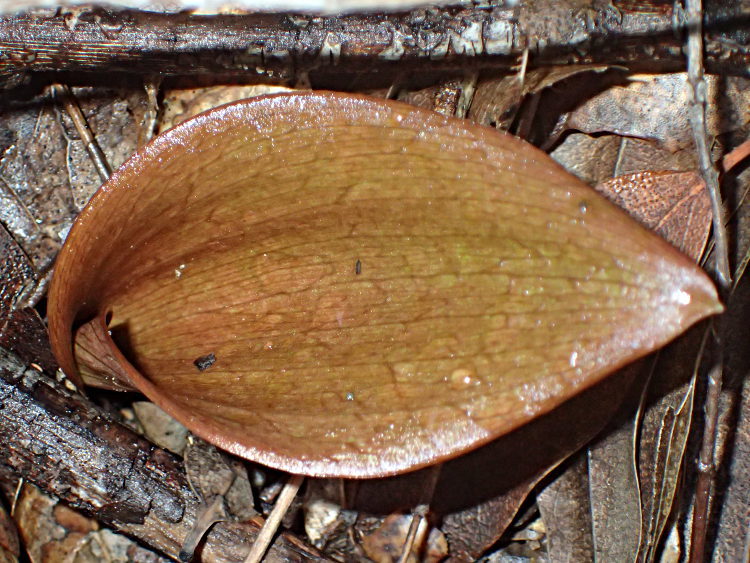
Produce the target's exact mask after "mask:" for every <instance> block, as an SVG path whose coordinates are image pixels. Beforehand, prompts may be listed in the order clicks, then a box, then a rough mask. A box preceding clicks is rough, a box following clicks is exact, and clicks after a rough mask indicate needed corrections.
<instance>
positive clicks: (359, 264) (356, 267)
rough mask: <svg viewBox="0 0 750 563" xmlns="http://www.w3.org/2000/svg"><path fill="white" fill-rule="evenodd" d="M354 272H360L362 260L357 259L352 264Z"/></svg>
mask: <svg viewBox="0 0 750 563" xmlns="http://www.w3.org/2000/svg"><path fill="white" fill-rule="evenodd" d="M354 273H355V274H357V275H359V274H361V273H362V262H361V261H360V260H357V263H356V264H354Z"/></svg>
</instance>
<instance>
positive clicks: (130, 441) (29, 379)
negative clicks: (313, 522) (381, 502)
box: [0, 350, 322, 562]
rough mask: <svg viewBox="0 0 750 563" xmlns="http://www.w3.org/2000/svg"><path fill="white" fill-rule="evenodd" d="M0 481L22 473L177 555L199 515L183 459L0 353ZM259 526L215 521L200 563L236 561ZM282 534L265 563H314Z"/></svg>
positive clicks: (73, 503)
mask: <svg viewBox="0 0 750 563" xmlns="http://www.w3.org/2000/svg"><path fill="white" fill-rule="evenodd" d="M0 436H3V437H4V438H3V440H2V441H0V478H8V477H10V476H11V475H22V476H23V477H24V478H26V479H27V480H29V481H31V482H33V483H35V484H36V485H37V486H39V487H40V488H42V489H43V490H45V491H46V492H48V493H50V494H53V495H56V496H57V497H59V498H61V499H62V500H63V501H65V502H67V503H68V504H69V505H70V506H71V507H73V508H76V509H79V510H82V511H83V512H86V513H88V514H90V515H91V516H93V517H95V518H97V519H98V520H99V521H101V522H102V523H103V524H105V525H107V526H110V527H111V528H113V529H115V530H117V531H120V532H123V533H125V534H127V535H130V536H132V537H134V538H137V539H138V540H140V541H141V542H143V543H144V544H146V545H148V546H149V547H151V548H153V549H155V550H157V551H159V552H161V553H164V554H165V555H167V556H170V557H173V558H175V559H176V558H177V557H178V554H179V552H180V548H181V546H182V544H183V542H184V539H185V537H186V536H187V534H188V533H189V532H190V529H191V528H192V526H193V524H194V522H195V520H196V518H197V516H198V514H199V512H200V509H201V503H200V500H199V499H198V498H197V497H196V495H195V493H193V492H192V491H191V489H190V487H189V485H188V483H187V479H186V477H185V472H184V469H183V467H182V462H181V461H180V460H179V458H177V457H176V456H174V455H172V454H170V453H169V452H167V451H165V450H162V449H160V448H157V447H155V446H153V445H152V444H151V443H150V442H148V441H147V440H145V439H143V438H141V437H140V436H138V435H136V434H134V433H133V432H131V431H130V430H128V429H126V428H125V427H123V426H121V425H119V424H117V423H116V422H113V421H112V419H111V418H110V417H109V415H107V413H106V412H105V411H103V410H102V409H100V408H99V407H97V406H95V405H93V404H92V403H91V402H90V401H88V400H86V399H85V398H83V397H81V396H79V395H75V394H71V393H69V392H67V391H65V390H64V389H63V388H62V386H61V385H60V384H58V383H56V382H55V381H53V380H51V379H49V378H47V377H46V376H44V375H42V374H40V373H39V372H36V371H34V370H30V369H25V368H24V366H23V365H22V364H21V363H20V362H18V360H17V359H15V358H14V357H13V356H11V355H9V354H8V353H6V352H4V351H1V350H0ZM259 527H260V525H259V523H258V522H255V521H250V522H246V523H230V522H220V523H217V524H216V525H215V526H214V527H213V528H212V529H211V530H210V531H209V533H208V534H207V536H206V539H205V542H204V545H203V546H202V547H199V550H200V554H201V558H202V560H203V561H207V562H208V561H210V562H230V561H242V560H243V558H244V557H245V555H246V554H247V552H248V551H249V549H250V545H251V544H252V543H253V541H254V540H255V537H256V536H257V534H258V529H259ZM321 558H322V556H320V555H319V554H318V553H317V552H316V551H315V550H314V549H313V548H311V547H307V546H306V545H305V544H304V543H303V542H302V541H300V540H298V539H296V538H295V537H293V536H291V535H289V534H284V535H282V536H280V537H278V538H277V539H276V541H275V542H274V544H273V546H272V547H271V549H270V551H269V552H268V560H269V561H306V560H310V559H321Z"/></svg>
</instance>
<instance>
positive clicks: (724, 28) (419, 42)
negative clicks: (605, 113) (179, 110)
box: [0, 0, 750, 87]
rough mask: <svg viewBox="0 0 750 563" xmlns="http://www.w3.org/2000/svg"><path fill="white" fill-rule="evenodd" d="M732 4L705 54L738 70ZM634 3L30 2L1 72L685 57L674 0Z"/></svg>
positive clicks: (320, 74) (749, 49) (382, 73)
mask: <svg viewBox="0 0 750 563" xmlns="http://www.w3.org/2000/svg"><path fill="white" fill-rule="evenodd" d="M652 1H653V0H652ZM500 4H502V3H500ZM509 4H510V3H509ZM717 4H718V3H717ZM725 4H726V3H725ZM730 4H731V5H730V6H729V7H726V6H723V7H721V8H717V9H716V10H713V11H712V10H707V12H706V22H705V27H706V33H707V36H706V37H707V41H706V64H707V65H708V67H709V68H713V69H714V70H718V69H720V70H721V71H722V72H729V73H742V72H744V69H745V68H746V67H747V65H748V63H749V62H750V39H749V38H748V36H747V34H745V33H742V29H743V27H745V26H746V25H747V23H748V21H749V18H750V5H749V4H748V1H747V0H743V1H742V2H735V3H730ZM625 6H631V5H630V4H629V3H626V4H625ZM633 6H637V7H632V6H631V7H630V8H626V7H620V8H619V9H618V8H615V7H614V6H613V5H612V4H610V3H608V2H604V1H602V0H583V1H582V0H564V1H560V2H541V1H538V0H526V1H524V2H521V3H519V4H517V5H515V6H512V7H511V6H501V5H493V2H489V3H488V4H487V5H482V6H477V7H470V8H466V7H461V8H456V7H453V8H442V9H421V10H414V11H411V12H408V13H402V14H390V15H384V14H371V15H347V16H340V17H328V16H326V17H316V16H310V15H289V14H249V15H237V16H229V15H222V16H201V15H191V14H188V13H180V14H157V13H148V12H137V11H107V10H105V9H103V8H93V7H92V8H90V9H88V10H83V12H81V11H80V9H77V10H76V11H75V12H73V11H66V10H65V9H60V10H58V11H48V12H40V11H37V12H31V13H24V14H19V15H15V16H6V17H2V18H0V79H2V80H4V81H5V84H6V87H7V86H12V85H15V84H18V83H19V82H20V81H21V79H22V77H23V76H24V75H26V74H28V73H35V72H49V71H54V72H57V71H74V72H102V71H107V72H124V73H131V74H140V75H148V74H158V75H159V76H183V75H191V76H196V75H206V74H210V75H212V76H216V75H222V76H224V77H236V78H241V79H243V80H246V81H252V80H256V81H264V82H269V81H277V82H285V81H294V80H299V79H304V78H306V77H308V76H309V77H310V78H311V79H312V80H313V83H314V85H316V86H320V85H325V84H326V81H327V80H328V81H330V80H331V78H332V77H339V78H340V77H341V76H342V75H350V76H353V77H354V78H356V77H357V76H360V75H362V74H367V83H368V84H373V81H376V80H377V79H378V78H379V77H380V78H381V79H383V80H385V81H386V82H387V81H388V80H391V81H392V80H393V79H394V76H396V77H397V76H411V75H412V74H413V73H415V72H416V73H418V74H424V73H429V72H443V73H444V72H446V71H453V72H456V73H461V72H464V71H465V70H466V67H467V66H469V67H471V68H472V69H473V70H476V69H482V68H492V69H496V70H504V69H505V70H507V69H508V68H510V67H512V66H514V65H516V64H517V63H518V60H519V57H520V56H521V55H522V54H523V52H524V51H525V50H526V49H528V51H529V53H530V55H531V61H532V63H533V64H534V65H537V66H538V65H559V64H590V63H600V64H612V65H624V66H630V67H631V68H635V69H636V70H637V69H638V67H644V68H650V69H653V68H655V66H659V65H661V66H663V67H668V68H673V69H676V68H684V58H683V55H682V44H681V40H680V37H679V34H677V33H675V31H676V30H675V29H674V21H673V13H672V11H673V9H672V5H671V4H667V5H665V4H664V3H663V2H655V1H653V3H652V4H651V3H649V2H639V3H635V4H633Z"/></svg>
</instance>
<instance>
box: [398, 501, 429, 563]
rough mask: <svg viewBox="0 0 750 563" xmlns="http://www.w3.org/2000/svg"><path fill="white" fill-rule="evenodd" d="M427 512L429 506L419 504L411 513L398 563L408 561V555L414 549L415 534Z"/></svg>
mask: <svg viewBox="0 0 750 563" xmlns="http://www.w3.org/2000/svg"><path fill="white" fill-rule="evenodd" d="M428 511H429V506H428V505H426V504H420V505H419V506H417V507H416V508H415V509H414V510H413V511H412V513H411V514H412V516H411V523H410V524H409V531H408V532H407V533H406V539H405V540H404V545H403V547H402V548H401V556H400V557H399V558H398V563H406V562H407V561H408V560H409V555H411V552H412V550H413V549H414V542H415V541H416V539H417V532H418V531H419V527H420V526H421V525H422V522H423V521H424V519H425V518H426V517H427V512H428Z"/></svg>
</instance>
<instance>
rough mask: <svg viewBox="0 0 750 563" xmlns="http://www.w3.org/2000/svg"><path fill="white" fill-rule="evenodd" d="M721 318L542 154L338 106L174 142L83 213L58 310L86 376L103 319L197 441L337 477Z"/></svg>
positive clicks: (309, 104)
mask: <svg viewBox="0 0 750 563" xmlns="http://www.w3.org/2000/svg"><path fill="white" fill-rule="evenodd" d="M217 135H220V137H219V136H217ZM118 217H121V218H122V219H123V220H118ZM125 219H126V220H125ZM720 310H721V305H720V304H719V303H718V301H717V299H716V293H715V289H714V288H713V285H712V284H711V282H710V281H709V280H708V278H707V277H706V276H705V274H703V272H702V271H700V270H699V269H698V268H696V267H695V266H694V265H693V264H691V263H690V262H689V260H687V259H686V258H685V257H683V256H682V255H680V254H679V253H677V252H675V251H674V250H673V249H672V247H670V246H669V245H668V244H667V243H665V242H664V241H663V240H662V239H660V238H658V237H657V236H655V235H653V234H652V233H650V232H648V231H647V230H645V229H643V228H641V227H639V226H637V225H636V224H635V223H634V222H633V221H632V220H631V219H630V218H628V217H627V216H626V215H625V214H623V213H622V212H621V211H620V210H618V209H617V208H616V207H615V206H613V205H611V204H610V203H609V202H607V201H606V200H605V199H604V198H600V197H598V196H597V195H596V194H595V192H592V191H591V189H590V188H589V187H588V186H586V185H584V184H582V183H581V182H580V181H578V180H577V179H575V178H574V177H572V176H570V175H568V174H567V173H565V172H564V171H563V170H562V169H560V168H559V167H558V166H557V165H556V164H555V163H554V162H553V161H551V160H550V159H549V158H548V157H547V156H546V155H544V154H543V153H541V152H539V151H537V150H536V149H534V148H533V147H531V146H529V145H526V144H523V143H522V142H521V141H519V140H518V139H515V138H512V137H510V136H505V135H501V134H499V133H496V132H494V131H491V130H489V129H486V128H482V127H477V126H473V125H470V124H467V123H464V122H462V121H459V120H453V119H449V118H443V117H441V116H439V115H437V114H434V113H430V112H425V111H422V110H417V109H416V108H410V107H408V106H405V105H402V104H397V103H388V102H383V101H378V100H374V99H370V98H364V97H359V96H347V95H340V94H318V93H315V94H298V95H279V96H270V97H265V98H260V99H256V100H255V101H253V102H248V103H244V104H243V103H240V104H234V105H229V106H224V107H223V108H220V109H217V110H213V111H212V112H209V113H206V114H202V115H201V116H199V117H197V118H195V119H193V120H191V121H188V122H185V123H184V124H183V125H182V126H181V127H177V128H175V129H172V130H171V131H170V132H169V133H167V134H166V135H162V136H160V137H157V139H156V140H155V142H153V143H152V144H150V145H149V146H148V147H147V148H146V149H145V150H143V151H142V152H140V153H138V154H137V155H136V156H135V157H134V158H132V159H131V160H130V161H129V163H128V165H126V166H125V167H123V168H121V169H120V170H119V171H118V172H117V173H115V174H114V175H113V177H112V178H111V179H110V181H109V182H107V184H106V185H105V186H104V187H103V189H102V190H101V191H100V192H99V195H98V196H97V197H96V198H94V199H93V200H92V202H91V204H90V205H89V206H88V207H87V208H86V210H85V211H84V212H83V213H82V214H81V215H80V217H79V219H78V221H77V223H76V225H75V226H74V228H73V229H72V230H71V233H70V235H69V237H68V240H67V242H66V247H65V249H64V250H63V252H62V253H61V255H60V257H59V259H58V264H57V266H56V269H55V278H54V280H53V286H52V289H51V292H50V305H49V311H50V330H51V334H52V340H53V348H54V349H55V351H56V354H57V355H58V357H59V359H60V362H61V365H63V367H64V369H65V370H66V372H67V373H69V374H70V375H71V376H75V374H76V373H77V369H76V364H75V360H74V359H73V357H72V352H73V346H72V329H73V327H74V324H79V323H81V322H86V321H90V320H91V319H92V318H94V319H95V320H94V322H93V324H89V325H87V326H89V327H91V329H92V330H93V331H94V333H96V334H98V335H99V338H98V339H93V340H91V341H90V342H89V345H91V346H102V347H103V348H102V349H101V354H100V356H101V357H106V355H107V354H110V355H111V357H112V358H115V359H116V360H117V361H116V365H113V366H112V369H114V370H115V371H117V370H119V375H120V378H121V379H123V380H126V381H129V382H130V383H131V384H133V385H135V386H137V387H138V388H139V389H140V390H142V391H143V392H144V393H145V394H146V395H147V396H149V398H151V399H152V400H154V401H155V402H156V403H157V404H159V405H160V406H162V408H164V409H165V410H167V411H168V412H170V414H172V415H174V416H175V418H177V419H178V420H180V421H181V422H183V423H185V424H186V426H188V428H191V429H192V430H194V431H195V432H196V433H198V434H199V435H202V436H203V437H205V438H208V439H209V440H210V441H213V442H214V443H216V444H217V445H219V446H221V447H223V448H225V449H227V450H229V451H231V452H233V453H236V454H239V455H242V456H244V457H247V458H249V459H253V460H256V461H259V462H261V463H263V464H266V465H270V466H273V467H278V468H283V469H285V470H288V471H291V472H294V473H302V474H311V475H332V476H333V475H337V476H375V475H383V474H390V473H397V472H400V471H405V470H408V469H414V468H416V467H420V466H424V465H427V464H431V463H435V462H437V461H441V460H444V459H447V458H450V457H453V456H455V455H457V454H459V453H461V452H464V451H466V450H468V449H471V448H474V447H476V446H478V445H481V444H482V443H486V442H487V441H489V440H491V439H493V438H495V437H497V436H499V435H501V434H503V433H506V432H508V431H509V430H511V429H513V428H515V427H518V426H519V425H521V424H523V423H525V422H527V421H528V420H530V419H532V418H533V417H535V416H538V415H540V414H542V413H544V412H547V411H549V410H550V409H552V408H553V407H554V406H557V405H559V404H560V403H561V402H563V401H564V400H566V399H568V398H569V397H571V396H572V395H574V394H575V393H577V392H579V391H580V390H581V389H582V388H584V387H586V386H589V385H591V384H592V383H594V382H595V381H597V380H600V379H601V378H602V377H604V376H605V375H606V374H607V373H609V372H611V371H612V370H613V369H615V368H617V367H619V366H621V365H623V364H625V363H628V362H630V361H632V360H633V359H635V358H636V357H638V356H640V355H643V354H645V353H647V352H648V351H650V350H651V349H653V348H655V347H658V346H660V345H663V344H664V343H666V342H667V341H669V340H670V339H672V338H673V337H674V336H675V335H676V334H677V333H679V332H680V331H681V330H684V328H686V327H687V326H689V325H691V324H692V323H694V322H696V321H697V320H699V319H700V318H702V317H704V316H706V315H708V314H712V313H715V312H719V311H720ZM110 317H111V318H110ZM654 318H657V319H659V322H658V323H654V322H653V321H654ZM105 322H108V323H109V330H110V331H111V333H112V335H113V337H114V339H115V341H117V343H118V344H119V345H120V346H121V347H122V351H121V350H120V349H118V348H117V347H116V346H115V344H114V342H113V341H112V340H111V338H110V336H109V332H108V329H107V327H105ZM123 354H124V355H123ZM126 358H130V361H129V360H128V359H126ZM209 358H210V359H211V361H208V359H209ZM131 362H132V364H134V365H136V366H138V370H139V371H136V369H135V368H134V367H133V365H131ZM87 375H89V376H91V375H92V373H91V372H88V374H87ZM323 413H324V415H323Z"/></svg>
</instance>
